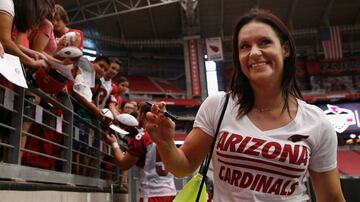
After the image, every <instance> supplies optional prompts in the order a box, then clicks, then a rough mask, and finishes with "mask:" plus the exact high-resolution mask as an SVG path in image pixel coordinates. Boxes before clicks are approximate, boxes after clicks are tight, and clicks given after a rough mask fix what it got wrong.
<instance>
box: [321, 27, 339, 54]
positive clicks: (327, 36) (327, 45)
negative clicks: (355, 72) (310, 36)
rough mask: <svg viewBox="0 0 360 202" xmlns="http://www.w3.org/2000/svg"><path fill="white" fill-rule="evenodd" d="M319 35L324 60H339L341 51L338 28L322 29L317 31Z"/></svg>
mask: <svg viewBox="0 0 360 202" xmlns="http://www.w3.org/2000/svg"><path fill="white" fill-rule="evenodd" d="M319 35H320V40H321V45H322V47H323V49H324V55H325V59H341V58H342V57H343V51H342V45H341V35H340V29H339V27H336V26H334V27H322V28H320V30H319Z"/></svg>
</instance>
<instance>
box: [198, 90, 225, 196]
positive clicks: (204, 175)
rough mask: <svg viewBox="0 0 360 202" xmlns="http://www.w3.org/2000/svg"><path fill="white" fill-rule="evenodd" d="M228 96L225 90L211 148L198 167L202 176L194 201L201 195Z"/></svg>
mask: <svg viewBox="0 0 360 202" xmlns="http://www.w3.org/2000/svg"><path fill="white" fill-rule="evenodd" d="M229 97H230V92H227V93H226V97H225V103H224V106H223V109H222V111H221V114H220V119H219V122H218V124H217V128H216V131H215V135H214V140H213V142H212V144H211V149H210V152H209V153H208V155H207V156H206V159H205V164H204V166H202V169H200V171H199V172H200V173H201V174H202V176H203V178H202V180H201V184H200V188H199V190H198V193H197V197H196V202H198V201H199V199H200V195H201V190H202V188H203V186H204V183H205V178H206V174H207V171H208V170H209V165H210V161H211V156H212V154H213V152H214V147H215V143H216V138H217V136H218V133H219V130H220V125H221V122H222V120H223V118H224V114H225V111H226V108H227V104H228V102H229Z"/></svg>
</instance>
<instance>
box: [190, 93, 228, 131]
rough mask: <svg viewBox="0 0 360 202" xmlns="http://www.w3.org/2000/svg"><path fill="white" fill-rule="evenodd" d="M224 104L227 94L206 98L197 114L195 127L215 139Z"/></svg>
mask: <svg viewBox="0 0 360 202" xmlns="http://www.w3.org/2000/svg"><path fill="white" fill-rule="evenodd" d="M224 102H225V92H219V93H217V94H215V95H212V96H209V97H208V98H206V100H205V101H204V102H203V103H202V104H201V106H200V108H199V110H198V112H197V114H196V117H195V121H194V125H193V127H194V128H195V127H197V128H200V129H201V130H202V131H204V132H205V133H206V134H208V135H210V136H213V137H214V134H215V130H216V127H217V123H218V120H219V118H220V113H221V110H222V106H223V103H224Z"/></svg>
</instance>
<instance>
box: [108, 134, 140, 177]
mask: <svg viewBox="0 0 360 202" xmlns="http://www.w3.org/2000/svg"><path fill="white" fill-rule="evenodd" d="M105 138H106V139H105V141H106V143H108V144H110V145H111V146H112V148H113V149H114V156H115V160H116V163H117V165H118V166H119V168H120V170H128V169H129V168H131V167H132V166H133V165H135V163H136V162H137V161H138V160H139V157H136V156H133V155H131V154H129V153H128V152H125V154H123V152H122V151H121V149H120V147H119V144H118V143H117V139H116V137H115V136H114V135H113V134H110V135H109V134H107V135H106V137H105Z"/></svg>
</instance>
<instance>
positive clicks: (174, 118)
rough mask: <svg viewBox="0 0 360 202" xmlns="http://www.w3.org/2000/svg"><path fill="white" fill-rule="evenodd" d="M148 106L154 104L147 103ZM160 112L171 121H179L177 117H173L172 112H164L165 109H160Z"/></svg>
mask: <svg viewBox="0 0 360 202" xmlns="http://www.w3.org/2000/svg"><path fill="white" fill-rule="evenodd" d="M146 104H147V105H149V106H150V107H151V106H152V105H153V104H151V103H150V102H147V101H146ZM158 111H159V112H160V113H163V114H164V115H165V116H166V117H168V118H170V119H171V120H173V121H176V120H177V119H178V118H177V117H176V116H174V115H172V114H171V113H170V112H168V111H165V110H163V109H158Z"/></svg>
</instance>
